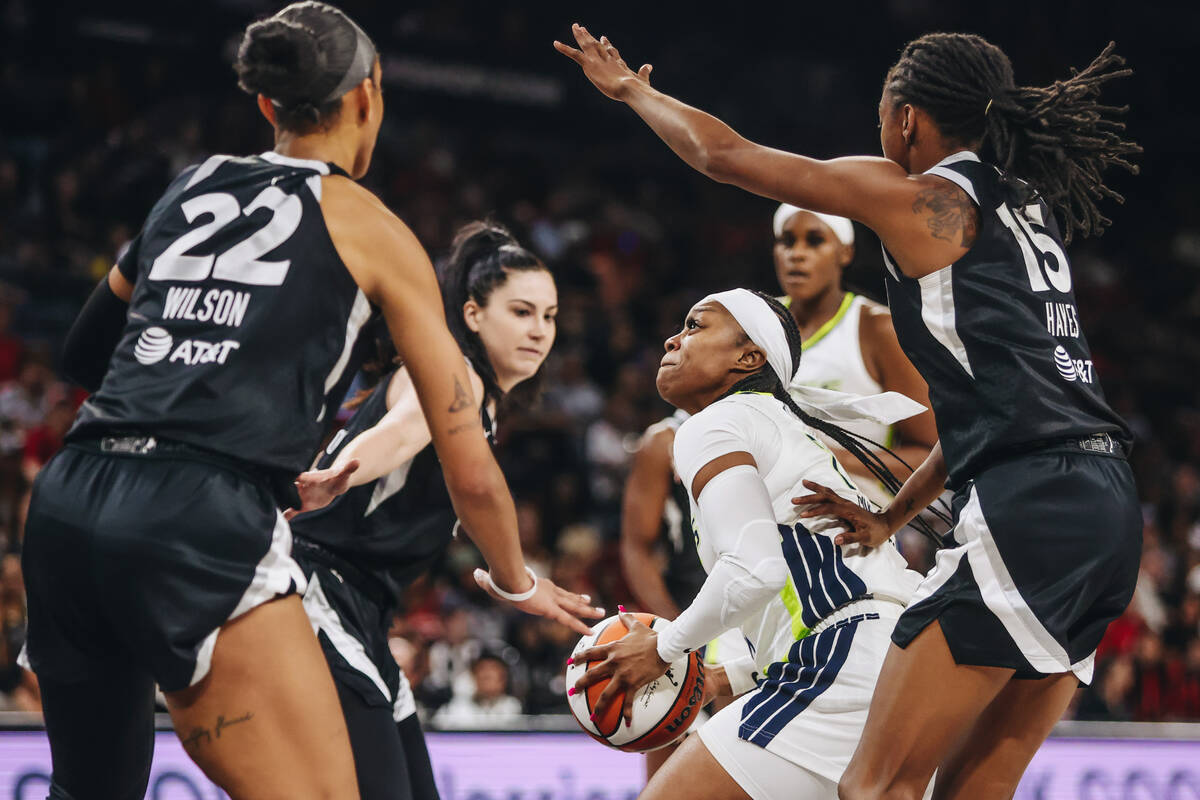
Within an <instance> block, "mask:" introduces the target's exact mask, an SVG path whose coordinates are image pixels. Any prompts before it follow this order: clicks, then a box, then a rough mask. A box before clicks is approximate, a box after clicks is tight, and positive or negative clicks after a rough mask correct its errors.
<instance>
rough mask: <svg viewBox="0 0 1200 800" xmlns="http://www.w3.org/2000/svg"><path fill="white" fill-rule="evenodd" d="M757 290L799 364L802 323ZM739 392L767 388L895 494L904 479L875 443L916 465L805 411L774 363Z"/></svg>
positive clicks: (918, 522)
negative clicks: (771, 312)
mask: <svg viewBox="0 0 1200 800" xmlns="http://www.w3.org/2000/svg"><path fill="white" fill-rule="evenodd" d="M754 294H756V295H758V296H759V297H761V298H762V299H763V300H764V301H765V302H766V303H767V305H768V306H770V307H771V310H772V311H773V312H775V316H777V317H778V318H779V322H780V324H781V325H783V331H784V333H785V334H786V336H787V342H788V349H789V350H790V351H791V354H792V364H794V365H795V366H797V367H798V366H799V365H800V357H801V353H802V351H803V346H802V345H803V337H802V336H801V335H800V326H798V325H797V324H796V320H795V318H794V317H792V314H791V312H790V311H788V309H787V307H786V306H785V305H784V304H783V303H781V302H779V301H778V300H776V299H775V298H774V297H772V296H770V295H768V294H764V293H762V292H758V291H756V292H754ZM737 392H767V393H769V394H771V395H772V396H774V397H775V398H777V399H778V400H779V401H781V402H782V403H783V404H784V405H786V406H787V407H788V408H789V409H790V410H791V412H792V413H793V414H795V415H796V416H797V417H799V418H800V421H801V422H803V423H804V424H805V425H807V426H808V427H810V428H813V429H814V430H818V431H820V432H821V433H823V434H825V435H826V436H828V437H829V438H830V439H832V440H833V441H835V442H837V443H838V444H839V445H841V446H842V447H843V448H845V449H846V451H847V452H849V453H850V454H851V455H853V456H854V457H855V458H856V459H858V461H859V462H860V463H861V464H862V465H863V466H864V467H866V469H867V471H868V472H870V473H871V474H872V475H873V476H874V477H875V478H876V479H877V480H878V481H879V482H880V483H882V484H883V486H884V487H885V488H886V489H887V490H888V491H889V492H891V493H892V494H893V495H894V494H896V493H897V492H899V491H900V487H901V486H903V485H904V482H903V481H902V480H900V479H899V478H897V477H896V474H895V473H894V472H892V471H891V470H890V469H888V466H887V464H885V463H884V462H883V460H882V459H881V458H880V457H879V456H878V455H876V453H874V452H873V451H872V450H871V446H874V447H876V448H878V449H879V450H882V451H884V452H886V453H889V454H890V455H891V456H892V457H893V458H895V459H896V460H897V461H899V462H900V463H901V464H904V466H906V467H908V468H909V469H910V470H911V469H913V467H912V466H911V465H909V464H908V463H907V462H906V461H904V459H902V458H900V457H899V456H897V455H896V454H895V453H893V452H892V451H891V450H889V449H888V448H886V447H884V446H883V445H882V444H879V443H878V442H873V441H871V440H870V439H867V438H866V437H864V436H859V435H858V434H855V433H851V432H850V431H848V430H846V429H845V428H843V427H841V426H840V425H836V424H834V423H832V422H827V421H825V420H822V419H817V418H816V417H814V416H812V415H811V414H808V413H807V412H805V411H804V409H802V408H800V406H798V405H797V404H796V401H795V400H793V399H792V396H791V395H790V394H788V391H787V387H786V386H784V385H783V382H782V381H780V379H779V376H778V375H776V374H775V371H774V370H772V369H771V368H770V367H764V368H763V369H761V370H759V371H758V372H756V373H754V374H753V375H749V376H747V377H745V378H742V380H740V381H738V382H737V383H735V384H734V385H733V386H732V387H731V388H730V389H729V391H728V392H726V393H725V395H724V396H725V397H728V396H729V395H731V394H735V393H737ZM931 510H932V512H933V514H934V516H936V517H938V518H939V519H941V520H942V521H943V522H945V523H946V524H947V525H949V524H950V522H951V520H950V518H949V517H948V516H947V515H946V514H945V513H944V512H942V511H940V510H939V509H936V508H933V507H932V506H931ZM909 524H910V525H912V526H913V527H914V528H916V529H917V530H918V531H920V532H921V533H922V534H924V535H925V536H926V537H927V538H928V539H929V540H930V541H931V542H932V543H933V545H934V547H935V548H937V547H941V545H942V538H941V536H939V535H938V533H937V531H935V530H934V529H933V527H932V526H931V525H929V523H927V522H926V521H925V520H923V519H920V518H916V519H913V521H912V522H910V523H909Z"/></svg>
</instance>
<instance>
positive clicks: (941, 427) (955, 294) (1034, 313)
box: [883, 151, 1130, 488]
mask: <svg viewBox="0 0 1200 800" xmlns="http://www.w3.org/2000/svg"><path fill="white" fill-rule="evenodd" d="M927 174H932V175H937V176H939V177H942V178H945V179H947V180H949V181H952V182H954V183H955V184H957V185H958V186H959V187H960V188H962V189H963V191H965V192H966V193H967V194H968V195H969V196H970V197H971V199H972V200H973V201H974V202H975V203H976V204H977V205H978V206H979V217H980V225H979V231H978V235H977V238H976V240H975V244H974V245H973V246H972V247H971V249H970V250H968V251H967V253H966V254H965V255H964V256H963V257H962V258H960V259H959V260H958V261H956V262H955V263H953V264H951V265H950V266H948V267H945V268H943V269H940V270H938V271H937V272H934V273H931V274H929V275H926V276H925V277H923V278H920V279H913V278H909V277H907V276H905V275H903V274H902V273H901V272H900V270H899V269H898V268H897V266H896V264H895V262H894V261H893V259H892V258H891V256H890V254H888V252H887V251H886V250H885V251H884V254H883V257H884V262H885V264H886V266H887V271H886V272H887V274H886V275H885V281H886V284H887V291H888V304H889V305H890V306H891V309H892V322H893V324H894V326H895V328H896V335H897V337H898V338H899V340H900V344H901V345H902V346H903V347H904V351H905V353H907V354H908V357H909V359H910V360H911V361H912V363H913V365H914V366H915V367H916V368H917V369H918V370H919V371H920V373H921V375H922V376H924V378H925V380H926V382H928V384H929V395H930V400H931V401H932V403H933V411H934V416H935V417H936V418H937V427H938V435H939V437H940V439H941V442H942V450H943V452H944V453H945V456H946V465H947V467H948V469H949V472H950V480H949V485H950V486H951V487H952V488H958V487H959V486H961V485H962V484H963V483H964V482H965V481H966V480H967V479H969V478H970V477H971V476H972V475H973V474H974V471H975V470H976V469H977V468H978V467H979V466H981V465H982V464H984V463H986V462H988V461H989V460H991V459H994V458H997V457H1002V456H1003V455H1005V453H1006V452H1015V451H1016V450H1017V449H1019V448H1021V447H1022V446H1028V445H1030V444H1031V443H1034V442H1039V441H1048V440H1054V439H1064V438H1068V437H1074V436H1079V437H1083V436H1087V435H1089V434H1093V433H1109V434H1112V435H1113V436H1114V438H1116V439H1118V440H1119V441H1121V442H1122V443H1124V444H1126V445H1128V443H1129V440H1130V436H1129V431H1128V428H1127V427H1126V425H1125V423H1124V422H1123V421H1122V420H1121V418H1120V417H1119V416H1118V415H1117V414H1116V413H1115V412H1114V411H1113V410H1112V409H1111V408H1109V406H1108V404H1107V403H1106V402H1105V400H1104V394H1103V392H1102V391H1101V388H1100V382H1099V380H1098V378H1097V376H1096V370H1095V365H1094V363H1093V361H1092V356H1091V352H1090V351H1089V350H1088V345H1087V339H1086V338H1084V335H1083V330H1082V329H1081V328H1080V325H1079V315H1078V312H1077V310H1076V305H1075V294H1074V292H1073V291H1072V281H1071V269H1070V265H1069V263H1068V261H1067V256H1066V253H1065V252H1064V250H1063V244H1062V237H1061V236H1060V235H1059V231H1058V225H1057V224H1056V222H1055V221H1054V218H1053V215H1052V213H1051V210H1050V208H1049V207H1048V206H1047V205H1046V203H1044V202H1043V201H1042V200H1041V199H1040V198H1036V197H1035V198H1034V199H1032V200H1029V201H1023V200H1022V199H1021V198H1020V195H1021V192H1020V191H1018V190H1017V189H1016V188H1015V187H1013V186H1011V185H1010V183H1008V182H1007V181H1006V179H1005V176H1004V174H1003V173H1002V172H1001V171H1000V170H999V169H997V168H996V167H995V166H993V165H991V164H985V163H983V162H981V161H980V160H979V158H978V157H977V156H976V155H975V154H974V153H971V152H967V151H964V152H960V153H955V154H953V155H951V156H949V157H947V158H945V159H943V160H942V161H941V162H940V163H939V164H937V165H936V166H934V167H933V168H932V169H930V170H929V171H928V173H927Z"/></svg>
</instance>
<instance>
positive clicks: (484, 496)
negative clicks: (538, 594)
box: [446, 459, 529, 592]
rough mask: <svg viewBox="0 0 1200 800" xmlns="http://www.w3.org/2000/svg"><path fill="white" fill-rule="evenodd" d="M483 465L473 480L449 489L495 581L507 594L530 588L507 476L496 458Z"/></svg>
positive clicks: (455, 483) (449, 481)
mask: <svg viewBox="0 0 1200 800" xmlns="http://www.w3.org/2000/svg"><path fill="white" fill-rule="evenodd" d="M489 460H490V461H491V463H490V464H488V463H486V462H485V463H480V464H479V465H478V466H477V468H476V469H475V470H474V472H475V474H474V475H473V476H472V479H471V480H470V481H453V480H452V479H451V477H450V476H449V475H448V476H447V480H446V487H447V489H449V491H450V500H451V502H453V504H454V509H455V512H456V513H457V514H458V518H459V520H460V521H461V522H462V526H463V528H464V529H465V530H466V531H467V534H468V535H469V536H470V537H471V540H472V541H473V542H475V545H476V547H478V548H479V552H480V553H481V554H482V555H483V559H484V561H486V562H487V565H488V571H489V572H491V573H492V580H493V581H494V582H495V583H496V585H497V586H499V587H500V588H501V589H503V590H505V591H508V592H523V591H525V590H526V589H528V588H529V577H528V576H527V575H526V574H525V557H524V556H523V555H522V553H521V541H520V538H519V537H518V535H517V512H516V508H515V507H514V505H513V501H512V496H511V495H510V494H509V492H508V485H507V484H506V483H505V481H504V475H503V474H502V473H501V472H500V467H499V466H498V465H497V464H496V462H495V460H494V459H489Z"/></svg>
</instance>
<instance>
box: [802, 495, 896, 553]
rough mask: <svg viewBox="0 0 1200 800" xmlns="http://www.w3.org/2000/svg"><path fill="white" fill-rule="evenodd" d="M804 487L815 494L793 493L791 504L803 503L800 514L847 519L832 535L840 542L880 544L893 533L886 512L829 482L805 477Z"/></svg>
mask: <svg viewBox="0 0 1200 800" xmlns="http://www.w3.org/2000/svg"><path fill="white" fill-rule="evenodd" d="M804 487H805V488H806V489H811V490H812V491H813V494H806V495H803V496H801V497H793V498H792V505H796V506H802V507H803V508H804V510H803V511H801V512H800V518H801V519H805V518H809V517H825V516H829V517H837V518H838V519H840V520H842V522H844V523H846V530H844V531H842V532H841V533H839V534H838V535H837V536H835V537H833V543H834V544H837V545H853V544H861V545H866V546H867V547H878V546H879V545H881V544H883V543H884V542H886V541H887V540H888V537H890V536H891V535H892V533H893V531H892V529H891V523H890V521H889V520H888V518H887V515H886V514H877V513H875V512H873V511H868V510H867V509H865V508H863V507H862V506H860V505H859V504H858V503H855V502H853V501H850V500H847V499H846V498H844V497H842V496H840V495H839V494H838V493H837V492H835V491H833V489H830V488H829V487H828V486H822V485H821V484H819V483H815V482H813V481H804Z"/></svg>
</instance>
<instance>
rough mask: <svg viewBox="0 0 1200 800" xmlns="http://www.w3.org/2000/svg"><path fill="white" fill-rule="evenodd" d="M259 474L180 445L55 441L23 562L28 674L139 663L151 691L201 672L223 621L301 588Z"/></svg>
mask: <svg viewBox="0 0 1200 800" xmlns="http://www.w3.org/2000/svg"><path fill="white" fill-rule="evenodd" d="M291 538H292V537H291V530H290V529H289V527H288V524H287V522H286V521H285V520H284V518H283V516H282V514H280V512H279V510H278V509H277V507H276V502H275V500H274V499H273V497H272V495H271V494H270V492H269V490H268V489H267V487H265V486H264V485H262V484H261V483H260V482H258V481H255V480H253V479H252V478H251V477H250V476H249V475H248V474H246V473H242V472H239V471H237V470H235V469H229V468H222V467H221V466H218V465H215V464H214V463H212V462H205V461H200V460H195V459H192V458H188V457H187V456H186V452H185V451H184V450H183V449H182V448H170V447H166V446H164V447H159V448H157V449H156V450H153V451H152V452H147V453H140V454H134V453H112V452H101V449H100V446H99V444H94V443H90V442H85V443H75V444H70V445H68V446H67V447H66V448H65V449H64V450H63V451H62V452H60V453H59V454H58V455H56V456H55V457H54V458H53V459H52V460H51V461H50V462H49V463H48V464H47V465H46V467H45V468H44V469H43V470H42V472H41V473H40V474H39V475H38V478H37V481H36V483H35V484H34V491H33V499H32V502H31V504H30V510H29V519H28V523H27V525H26V536H25V549H24V555H23V566H24V571H25V583H26V588H27V592H28V599H29V633H28V641H27V644H28V656H29V660H30V662H31V664H32V667H33V669H34V671H35V672H36V673H37V674H38V675H39V676H41V677H43V678H47V679H50V680H54V681H56V682H60V683H71V682H75V681H79V680H84V679H86V678H88V677H89V676H91V675H93V674H96V673H99V672H103V671H104V670H105V669H112V668H113V667H114V666H119V665H122V664H130V663H133V664H137V665H140V666H144V667H145V669H146V670H147V671H149V673H150V674H151V675H152V676H153V677H154V679H155V680H156V681H157V683H158V685H159V687H160V688H161V689H163V691H167V692H170V691H176V690H180V689H184V688H186V687H188V686H191V685H193V684H195V683H197V682H198V681H200V680H201V679H202V678H203V677H204V676H205V675H206V674H208V670H209V665H210V662H211V659H212V653H213V647H214V646H215V644H216V640H217V633H218V631H219V629H220V627H221V626H222V625H224V624H225V623H226V622H228V621H229V620H232V619H234V618H236V617H238V616H240V615H242V614H244V613H246V612H247V611H250V610H251V609H253V608H255V607H257V606H259V605H261V604H263V603H265V602H267V601H269V600H272V599H274V598H276V597H279V596H282V595H287V594H292V593H295V592H297V591H302V590H303V588H304V575H303V573H302V572H301V571H300V568H299V566H298V565H297V564H296V562H295V561H293V560H292V557H291Z"/></svg>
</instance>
